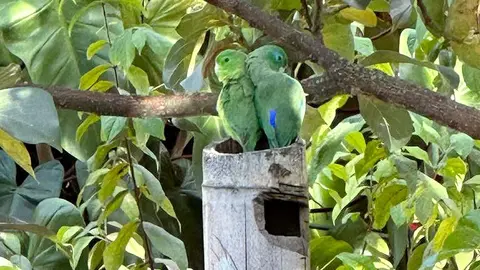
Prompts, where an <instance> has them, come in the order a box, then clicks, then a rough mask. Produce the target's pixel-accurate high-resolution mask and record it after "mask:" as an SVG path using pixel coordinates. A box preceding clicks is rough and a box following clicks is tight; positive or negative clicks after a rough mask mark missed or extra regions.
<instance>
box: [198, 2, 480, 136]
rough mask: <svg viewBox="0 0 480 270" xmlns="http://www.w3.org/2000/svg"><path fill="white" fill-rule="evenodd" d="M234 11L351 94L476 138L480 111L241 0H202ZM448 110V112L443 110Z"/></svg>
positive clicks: (478, 130) (479, 123)
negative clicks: (361, 60) (361, 61)
mask: <svg viewBox="0 0 480 270" xmlns="http://www.w3.org/2000/svg"><path fill="white" fill-rule="evenodd" d="M206 1H207V2H209V3H210V4H212V5H215V6H217V7H220V8H222V9H224V10H226V11H228V12H230V13H233V14H236V15H238V16H240V17H242V18H243V19H245V20H246V21H247V22H249V23H250V25H251V26H253V27H256V28H258V29H260V30H262V31H263V32H264V33H266V34H268V35H270V36H271V37H272V38H275V39H278V40H281V41H284V42H287V41H288V42H289V43H290V44H291V45H292V46H294V47H296V48H297V49H299V50H301V51H303V52H305V53H306V54H308V55H309V57H310V58H311V59H312V60H314V61H316V62H317V63H318V64H320V65H322V66H323V67H324V68H325V69H326V70H327V74H328V76H329V77H330V78H332V79H333V80H334V81H335V82H336V85H337V87H338V88H340V89H344V90H345V91H347V92H348V93H351V94H358V93H361V94H365V95H370V96H373V97H376V98H378V99H380V100H383V101H385V102H388V103H391V104H393V105H396V106H399V107H403V108H406V109H408V110H411V111H413V112H416V113H418V114H421V115H423V116H426V117H428V118H430V119H432V120H434V121H437V122H438V123H440V124H443V125H447V126H449V127H451V128H453V129H456V130H458V131H461V132H465V133H467V134H469V135H470V136H472V137H475V138H480V110H477V109H475V108H472V107H468V106H465V105H463V104H460V103H457V102H455V101H452V100H451V99H450V98H448V97H446V96H442V95H440V94H437V93H435V92H433V91H430V90H429V89H426V88H423V87H421V86H418V85H414V84H412V83H409V82H406V81H403V80H401V79H398V78H395V77H390V76H388V75H386V74H385V73H383V72H381V71H379V70H373V69H367V68H365V67H362V66H359V65H356V64H352V63H350V62H348V61H347V60H346V59H344V58H341V57H340V56H339V55H338V54H337V53H336V52H334V51H332V50H329V49H327V47H325V46H324V45H323V44H322V42H321V40H320V39H318V38H315V37H313V36H312V35H309V34H307V33H304V32H302V31H300V30H298V29H295V28H294V27H292V26H290V25H287V24H285V23H284V22H283V21H281V20H280V19H279V18H276V17H272V16H270V15H268V14H267V13H265V12H264V11H262V10H260V9H258V8H256V7H254V6H253V5H251V4H250V3H248V2H246V1H241V0H206ZM447 112H448V113H447Z"/></svg>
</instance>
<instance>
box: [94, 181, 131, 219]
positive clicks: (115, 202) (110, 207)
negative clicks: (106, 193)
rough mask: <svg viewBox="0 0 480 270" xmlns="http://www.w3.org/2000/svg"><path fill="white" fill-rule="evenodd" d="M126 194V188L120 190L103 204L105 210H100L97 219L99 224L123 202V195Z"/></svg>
mask: <svg viewBox="0 0 480 270" xmlns="http://www.w3.org/2000/svg"><path fill="white" fill-rule="evenodd" d="M127 194H128V189H125V190H122V191H120V192H118V193H117V195H115V196H114V197H113V198H112V199H111V200H109V201H108V202H107V204H106V206H105V210H103V211H102V213H101V215H100V217H99V218H98V220H97V223H98V224H99V226H101V224H103V222H104V221H105V220H106V219H107V218H108V216H110V215H111V214H112V213H113V212H115V211H116V210H117V209H118V208H119V207H120V205H121V204H122V202H123V199H124V198H125V195H127Z"/></svg>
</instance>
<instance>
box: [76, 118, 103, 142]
mask: <svg viewBox="0 0 480 270" xmlns="http://www.w3.org/2000/svg"><path fill="white" fill-rule="evenodd" d="M99 120H100V116H98V115H96V114H90V115H89V116H88V117H87V118H86V119H85V120H84V121H83V122H82V124H80V126H78V129H77V133H76V136H75V140H77V141H80V140H82V137H83V135H84V134H85V132H86V131H87V130H88V127H90V126H91V125H93V124H95V123H96V122H98V121H99Z"/></svg>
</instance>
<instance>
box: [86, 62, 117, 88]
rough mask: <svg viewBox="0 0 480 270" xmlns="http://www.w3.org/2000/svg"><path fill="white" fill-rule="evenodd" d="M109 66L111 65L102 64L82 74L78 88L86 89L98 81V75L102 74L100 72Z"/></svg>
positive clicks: (103, 71)
mask: <svg viewBox="0 0 480 270" xmlns="http://www.w3.org/2000/svg"><path fill="white" fill-rule="evenodd" d="M111 67H112V65H110V64H103V65H99V66H97V67H95V68H93V69H92V70H90V71H89V72H87V73H85V74H83V76H82V77H81V78H80V86H79V87H78V88H80V89H81V90H88V89H89V88H90V87H92V85H94V84H95V83H96V82H97V81H98V79H99V78H100V76H102V74H103V73H105V72H106V71H107V70H108V69H109V68H111Z"/></svg>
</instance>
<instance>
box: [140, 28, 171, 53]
mask: <svg viewBox="0 0 480 270" xmlns="http://www.w3.org/2000/svg"><path fill="white" fill-rule="evenodd" d="M132 42H133V44H134V45H135V47H136V48H137V50H138V53H139V54H141V53H142V50H143V47H144V46H145V44H147V45H148V47H150V49H152V51H153V52H154V53H155V54H156V55H157V56H160V57H162V58H164V57H165V54H166V52H167V51H168V50H169V49H170V47H171V46H172V41H171V40H170V39H169V38H168V37H167V36H163V35H161V34H159V33H157V32H155V31H154V30H153V29H150V28H147V27H136V28H135V32H133V36H132Z"/></svg>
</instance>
